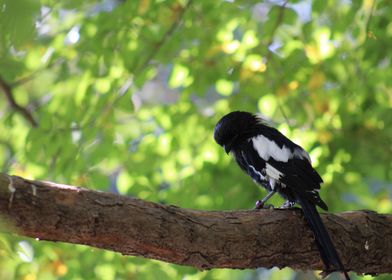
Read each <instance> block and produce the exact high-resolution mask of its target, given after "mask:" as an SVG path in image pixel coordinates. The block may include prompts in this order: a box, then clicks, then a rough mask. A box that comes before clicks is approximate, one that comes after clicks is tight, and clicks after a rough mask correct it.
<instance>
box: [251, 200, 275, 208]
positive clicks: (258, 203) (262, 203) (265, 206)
mask: <svg viewBox="0 0 392 280" xmlns="http://www.w3.org/2000/svg"><path fill="white" fill-rule="evenodd" d="M255 209H274V206H273V205H272V204H265V203H264V202H263V201H262V200H258V201H256V203H255Z"/></svg>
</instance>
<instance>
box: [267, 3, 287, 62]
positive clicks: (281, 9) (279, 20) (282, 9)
mask: <svg viewBox="0 0 392 280" xmlns="http://www.w3.org/2000/svg"><path fill="white" fill-rule="evenodd" d="M288 2H289V0H286V1H285V2H284V3H283V4H282V5H281V6H280V7H279V14H278V17H277V19H276V22H275V26H274V28H273V29H272V31H271V35H270V38H269V40H268V42H267V55H266V60H267V62H268V61H269V60H270V59H271V55H272V52H271V51H270V50H269V49H270V47H271V45H272V43H273V42H274V37H275V33H276V31H277V30H278V27H279V26H280V25H281V24H282V22H283V18H284V12H285V9H286V6H287V4H288Z"/></svg>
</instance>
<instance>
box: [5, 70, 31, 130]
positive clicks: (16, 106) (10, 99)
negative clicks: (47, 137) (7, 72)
mask: <svg viewBox="0 0 392 280" xmlns="http://www.w3.org/2000/svg"><path fill="white" fill-rule="evenodd" d="M0 88H1V89H2V91H3V92H4V94H5V97H6V98H7V100H8V103H9V104H10V106H11V107H12V108H13V109H14V110H15V111H16V112H18V113H20V114H21V115H22V116H23V117H24V118H25V119H26V120H27V121H28V122H29V123H30V124H31V125H32V126H33V127H37V126H38V123H37V121H36V120H35V119H34V117H33V115H32V114H31V113H30V112H29V111H28V110H27V109H26V108H24V107H22V106H20V105H19V104H18V103H17V102H16V100H15V98H14V95H13V93H12V87H11V86H10V85H9V84H8V83H7V82H6V81H4V80H3V78H2V77H0Z"/></svg>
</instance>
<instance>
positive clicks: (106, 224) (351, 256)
mask: <svg viewBox="0 0 392 280" xmlns="http://www.w3.org/2000/svg"><path fill="white" fill-rule="evenodd" d="M0 215H1V217H2V219H4V220H5V221H8V222H9V223H10V224H12V225H13V226H12V228H13V229H8V231H11V232H16V233H18V234H20V235H24V236H29V237H33V238H38V239H40V240H52V241H62V242H68V243H76V244H85V245H89V246H93V247H98V248H104V249H107V250H113V251H116V252H120V253H122V254H124V255H137V256H143V257H146V258H152V259H158V260H163V261H166V262H171V263H177V264H183V265H190V266H194V267H197V268H200V269H209V268H217V267H229V268H256V267H272V266H278V267H285V266H289V267H292V268H295V269H304V270H306V269H322V263H321V261H320V256H319V254H318V252H317V249H316V246H315V244H314V240H313V237H312V234H311V232H310V231H309V230H308V227H307V226H306V223H305V222H304V220H303V218H302V215H301V211H299V210H246V211H198V210H190V209H181V208H178V207H175V206H166V205H160V204H156V203H152V202H147V201H143V200H139V199H134V198H129V197H124V196H118V195H115V194H111V193H104V192H97V191H93V190H88V189H83V188H78V187H73V186H66V185H60V184H55V183H50V182H40V181H29V180H26V179H23V178H20V177H15V176H8V175H5V174H0ZM322 218H323V221H324V222H325V224H326V227H327V228H328V230H329V232H330V234H331V236H332V239H333V240H334V243H335V245H336V247H337V249H338V251H339V253H340V255H341V257H342V261H343V263H344V264H345V267H346V268H347V269H349V270H352V271H355V272H357V273H371V274H375V273H391V272H392V216H391V215H380V214H377V213H374V212H368V211H356V212H346V213H342V214H337V215H333V214H323V215H322ZM9 228H11V227H9ZM1 230H2V231H5V229H4V227H3V228H1Z"/></svg>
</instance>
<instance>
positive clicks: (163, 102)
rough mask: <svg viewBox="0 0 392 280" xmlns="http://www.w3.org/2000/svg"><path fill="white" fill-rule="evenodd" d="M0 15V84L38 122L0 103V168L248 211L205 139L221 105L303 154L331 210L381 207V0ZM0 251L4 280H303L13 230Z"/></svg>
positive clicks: (391, 153) (44, 6)
mask: <svg viewBox="0 0 392 280" xmlns="http://www.w3.org/2000/svg"><path fill="white" fill-rule="evenodd" d="M0 7H1V9H0V78H1V79H2V80H4V81H5V82H6V83H7V84H8V85H9V86H10V87H11V89H12V95H13V97H14V98H15V100H16V102H17V103H18V104H20V105H21V106H23V107H24V108H26V109H27V110H29V111H30V112H32V115H33V117H34V118H35V119H36V120H37V121H38V123H39V126H38V127H36V128H33V127H32V126H31V125H30V124H29V122H28V121H27V120H26V119H25V118H24V117H23V116H22V114H20V113H19V112H18V111H17V110H15V108H14V107H12V106H10V105H9V104H8V103H7V102H6V101H7V100H6V99H5V98H4V96H0V101H1V104H0V118H1V122H0V131H3V132H2V133H1V135H0V165H1V171H2V172H6V173H12V174H17V175H21V176H24V177H30V178H35V179H45V180H53V181H56V182H63V183H68V184H75V185H81V186H89V187H95V188H97V189H100V190H105V191H112V192H118V193H120V194H123V195H129V196H135V197H139V198H142V199H147V200H152V201H157V202H161V203H167V204H175V205H177V206H179V207H188V208H195V209H207V210H217V209H246V208H251V207H252V206H253V203H254V202H255V201H256V200H257V199H259V198H260V197H261V196H262V195H263V193H262V192H261V191H260V190H259V189H258V188H257V187H255V186H254V184H253V183H252V182H251V180H250V179H249V178H248V177H247V176H244V175H243V174H242V173H241V171H240V170H239V168H238V167H237V166H236V165H235V164H234V163H233V161H232V160H231V159H230V158H229V157H227V155H226V154H225V153H224V152H223V151H222V150H221V149H220V148H219V147H218V146H217V145H216V144H215V143H214V141H213V138H212V132H213V128H214V125H215V123H216V121H217V120H218V119H219V118H220V117H221V116H222V115H224V114H226V113H227V112H229V111H233V110H247V111H252V112H257V111H260V112H261V113H262V114H263V115H264V116H265V117H266V118H267V119H269V120H270V121H271V122H272V123H274V124H275V125H276V126H277V127H278V128H279V129H280V130H281V131H282V132H284V133H285V134H286V135H287V136H289V137H290V138H292V139H294V140H295V141H296V142H297V143H298V144H301V145H302V146H303V147H304V148H306V150H307V151H309V153H310V155H311V157H312V160H313V162H314V166H315V167H316V168H317V170H318V171H319V172H320V173H321V174H322V177H323V178H324V180H325V184H324V187H323V189H322V191H321V195H322V197H323V198H325V201H326V202H327V204H328V205H329V206H330V210H331V211H332V212H335V211H336V212H337V211H344V210H356V209H365V208H366V209H372V210H375V211H378V212H383V213H391V212H392V203H391V198H392V193H391V188H390V187H391V178H392V161H391V158H392V146H391V143H392V129H391V125H392V110H391V107H392V87H391V85H392V79H391V77H392V70H391V59H390V56H389V55H388V53H389V50H390V47H392V40H391V37H392V23H391V20H392V6H391V5H388V3H387V2H386V1H375V0H364V1H314V2H313V3H312V2H311V1H308V0H303V1H292V2H289V3H286V5H284V4H283V3H282V2H281V1H266V2H260V1H243V0H236V1H234V0H232V1H213V0H203V1H192V2H191V1H186V0H155V1H154V0H139V1H135V0H134V1H123V0H104V1H101V2H96V1H92V0H89V1H53V0H42V1H34V0H17V1H15V0H0ZM0 90H1V88H0ZM1 94H2V93H1ZM275 203H277V204H279V203H281V200H279V198H276V199H275ZM255 249H257V248H255ZM0 258H1V263H0V266H1V269H0V278H1V279H294V278H295V277H297V278H295V279H304V277H305V276H304V275H305V274H303V273H301V272H294V271H292V270H290V269H284V270H281V271H279V270H276V269H274V270H265V269H259V270H256V271H251V270H245V271H233V270H212V271H208V272H197V271H196V270H194V269H192V268H188V267H179V266H175V265H170V264H165V263H162V262H158V261H152V260H144V259H140V258H134V257H124V256H119V255H118V254H115V253H112V252H105V251H100V250H95V249H91V248H86V247H83V246H74V245H68V244H52V243H50V242H38V241H35V240H26V239H25V238H20V237H13V236H9V235H1V236H0ZM306 277H310V278H311V276H310V275H309V274H307V276H306ZM310 278H306V279H310ZM376 278H377V279H383V277H381V276H380V277H374V278H373V277H371V276H364V277H359V276H358V277H357V278H356V279H376ZM330 279H335V278H333V276H332V277H331V278H330ZM384 279H386V278H384Z"/></svg>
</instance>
